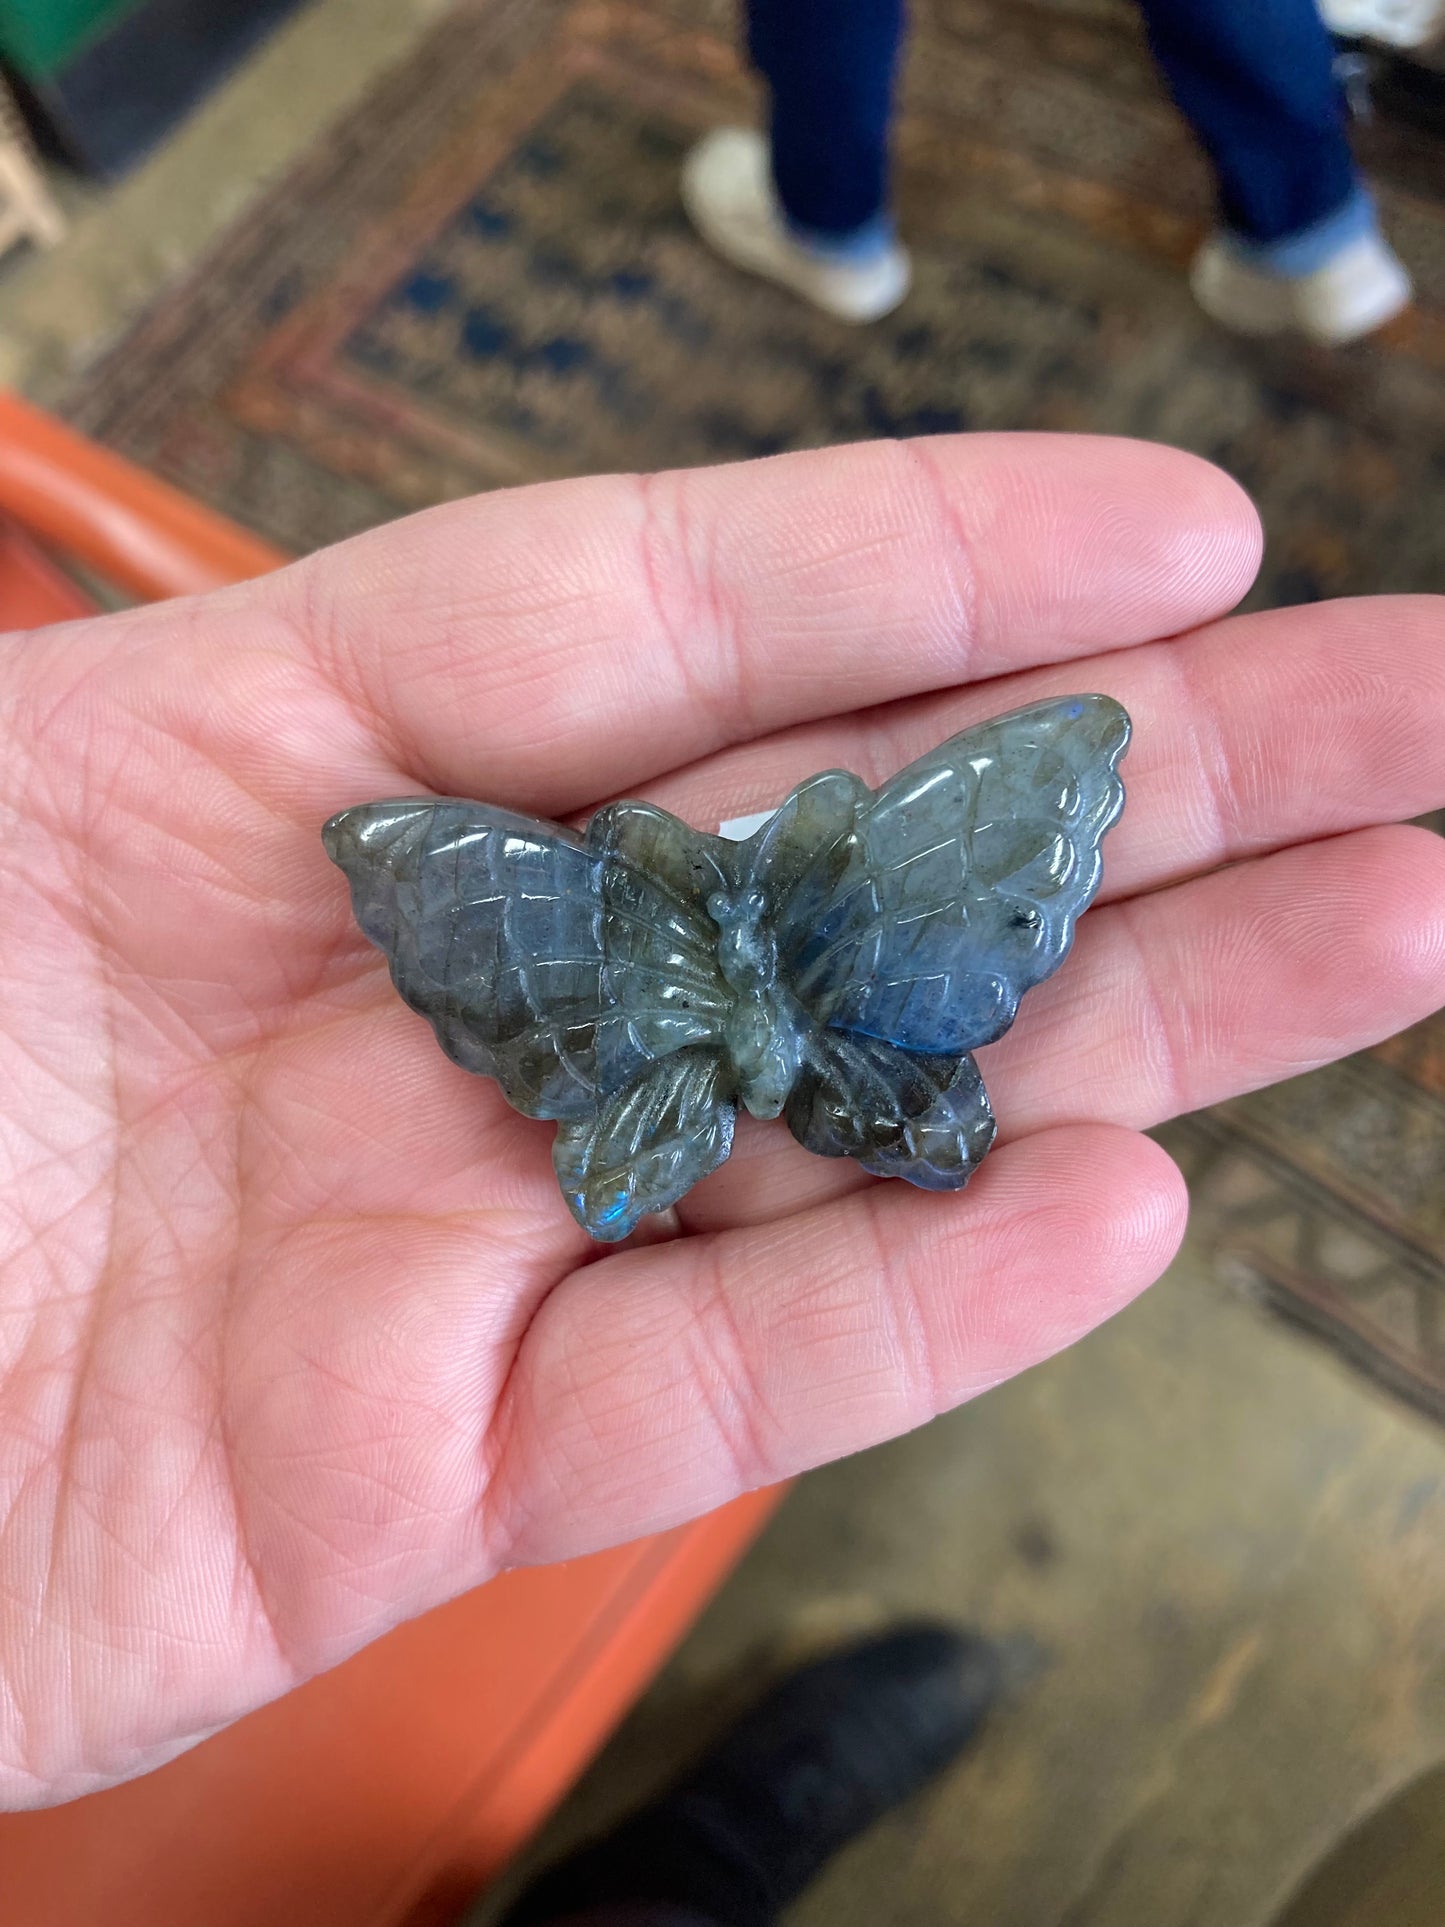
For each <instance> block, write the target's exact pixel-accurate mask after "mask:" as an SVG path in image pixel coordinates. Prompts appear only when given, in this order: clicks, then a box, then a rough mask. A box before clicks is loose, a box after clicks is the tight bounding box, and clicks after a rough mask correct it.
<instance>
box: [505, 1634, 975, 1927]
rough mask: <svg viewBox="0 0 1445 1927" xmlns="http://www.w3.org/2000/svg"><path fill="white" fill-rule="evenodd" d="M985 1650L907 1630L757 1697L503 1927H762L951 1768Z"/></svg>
mask: <svg viewBox="0 0 1445 1927" xmlns="http://www.w3.org/2000/svg"><path fill="white" fill-rule="evenodd" d="M1002 1678H1003V1668H1002V1665H1001V1662H1000V1658H999V1654H998V1651H997V1649H996V1648H995V1647H994V1646H992V1645H990V1644H989V1642H988V1641H986V1640H984V1639H981V1638H978V1637H977V1636H975V1635H972V1634H968V1633H959V1632H955V1631H953V1630H951V1629H950V1628H948V1627H944V1626H930V1625H919V1626H908V1627H904V1628H901V1629H898V1630H895V1631H893V1632H889V1633H885V1634H883V1635H882V1636H881V1637H877V1638H873V1639H869V1640H866V1641H863V1642H861V1643H859V1644H857V1645H854V1646H850V1647H846V1648H844V1649H843V1650H842V1651H840V1652H836V1653H831V1654H829V1655H828V1657H827V1658H825V1659H821V1660H817V1661H815V1662H814V1663H813V1664H812V1665H810V1666H805V1667H803V1668H802V1669H801V1671H799V1672H796V1673H794V1674H792V1675H791V1676H790V1677H789V1678H787V1679H785V1680H783V1681H782V1682H781V1683H780V1684H779V1685H777V1686H775V1687H774V1688H773V1689H772V1691H771V1692H769V1693H767V1694H766V1695H765V1696H764V1698H763V1699H762V1700H761V1701H760V1703H759V1704H758V1705H757V1706H755V1707H754V1708H753V1709H752V1711H751V1712H749V1713H746V1714H744V1716H743V1718H742V1719H741V1720H740V1721H739V1722H738V1723H737V1725H736V1726H734V1727H733V1729H732V1730H731V1732H729V1733H728V1734H727V1735H726V1736H725V1737H724V1738H723V1739H722V1740H721V1741H720V1742H719V1744H718V1745H717V1746H715V1747H714V1748H713V1749H712V1750H711V1752H709V1753H707V1754H705V1755H704V1757H703V1758H702V1759H701V1760H700V1761H699V1762H698V1764H697V1765H696V1766H695V1767H694V1768H693V1769H692V1771H691V1772H690V1773H688V1774H687V1775H686V1776H685V1777H684V1778H683V1779H682V1780H680V1781H679V1782H678V1784H677V1785H676V1786H675V1787H673V1788H671V1789H670V1790H669V1791H668V1792H666V1793H664V1794H663V1795H662V1796H661V1798H660V1799H658V1800H656V1801H655V1802H654V1803H653V1804H652V1805H651V1806H648V1807H645V1808H644V1809H643V1810H642V1811H641V1812H640V1813H637V1814H634V1815H633V1816H632V1818H631V1819H629V1820H625V1821H624V1822H623V1823H622V1825H621V1826H620V1827H619V1828H618V1829H617V1831H616V1832H615V1833H611V1834H609V1835H608V1836H607V1837H606V1838H605V1839H603V1840H599V1841H596V1842H595V1843H594V1844H592V1845H591V1846H587V1847H583V1848H582V1849H581V1850H580V1851H579V1852H578V1853H576V1854H574V1855H573V1856H572V1857H571V1858H570V1859H568V1860H564V1861H563V1862H562V1864H561V1865H560V1866H558V1867H554V1868H552V1869H551V1871H550V1872H548V1873H545V1874H543V1875H542V1877H541V1879H540V1880H539V1881H537V1882H536V1884H535V1885H533V1886H532V1887H530V1888H529V1889H528V1890H527V1892H526V1893H525V1894H523V1896H522V1897H521V1899H520V1900H519V1901H518V1903H517V1905H516V1906H515V1907H514V1908H513V1909H512V1911H511V1912H510V1913H509V1914H508V1915H507V1917H506V1920H505V1923H504V1927H541V1923H543V1922H551V1921H562V1920H565V1919H566V1918H567V1917H568V1916H574V1915H581V1914H585V1913H587V1912H589V1911H591V1910H594V1909H600V1908H617V1907H627V1906H636V1905H638V1904H644V1903H647V1904H652V1905H656V1906H661V1907H672V1908H675V1909H677V1910H679V1911H682V1912H689V1911H690V1912H692V1913H694V1914H697V1915H699V1916H701V1917H702V1918H703V1919H705V1920H707V1921H717V1922H719V1923H722V1924H723V1927H767V1923H769V1922H770V1921H771V1920H772V1919H773V1917H774V1916H775V1915H776V1914H777V1912H778V1911H779V1909H780V1908H782V1907H785V1906H786V1905H787V1904H788V1903H789V1901H791V1900H793V1899H795V1898H796V1897H797V1895H798V1894H800V1893H801V1892H802V1890H803V1889H804V1887H806V1886H807V1884H808V1882H809V1881H810V1880H811V1879H812V1878H813V1876H814V1875H815V1874H816V1873H817V1872H818V1871H819V1869H820V1868H821V1867H822V1866H823V1864H824V1862H825V1861H827V1860H829V1859H831V1858H832V1856H833V1855H834V1854H835V1853H836V1852H837V1851H838V1849H839V1848H840V1847H842V1846H844V1845H846V1844H847V1842H848V1841H849V1840H851V1839H853V1838H854V1836H855V1835H857V1834H859V1833H862V1832H863V1830H864V1829H865V1828H866V1827H869V1826H871V1825H872V1824H873V1822H874V1821H875V1820H877V1819H879V1818H881V1816H882V1815H883V1814H885V1813H887V1812H889V1811H890V1810H891V1809H892V1808H893V1807H896V1806H898V1805H899V1804H900V1803H901V1802H902V1801H903V1800H905V1799H907V1797H908V1796H909V1794H911V1793H913V1792H916V1791H917V1789H918V1788H919V1787H921V1786H922V1785H923V1784H924V1783H925V1782H926V1781H927V1780H929V1779H931V1778H932V1777H933V1775H934V1774H935V1773H938V1772H939V1771H940V1770H941V1769H942V1768H943V1767H945V1766H947V1765H948V1764H949V1762H950V1761H951V1760H953V1759H955V1758H956V1757H957V1756H958V1754H959V1753H961V1752H962V1751H963V1749H964V1747H966V1746H967V1745H968V1743H969V1741H970V1740H971V1739H972V1738H973V1736H974V1734H975V1733H976V1732H977V1731H978V1729H979V1726H980V1725H981V1724H982V1722H983V1718H984V1715H985V1714H986V1713H987V1712H988V1709H989V1707H990V1706H991V1705H992V1704H993V1702H994V1701H995V1700H996V1699H997V1698H998V1696H999V1692H1000V1688H1001V1685H1002Z"/></svg>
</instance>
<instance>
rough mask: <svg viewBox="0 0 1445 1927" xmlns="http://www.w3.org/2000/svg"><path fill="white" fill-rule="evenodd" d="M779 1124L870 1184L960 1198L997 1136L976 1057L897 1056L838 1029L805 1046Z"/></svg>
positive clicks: (892, 1047) (814, 1036)
mask: <svg viewBox="0 0 1445 1927" xmlns="http://www.w3.org/2000/svg"><path fill="white" fill-rule="evenodd" d="M784 1116H785V1117H786V1118H787V1121H788V1129H789V1130H790V1131H791V1132H792V1133H793V1136H794V1137H795V1138H796V1139H797V1140H798V1142H799V1144H801V1145H802V1146H803V1148H804V1149H805V1150H808V1151H813V1152H816V1153H817V1155H818V1156H819V1157H825V1158H855V1159H856V1160H857V1162H858V1163H859V1164H861V1165H862V1167H863V1169H864V1170H865V1171H871V1172H872V1173H873V1175H874V1177H878V1178H904V1179H906V1180H907V1182H908V1183H909V1184H916V1185H918V1186H919V1187H920V1188H921V1189H922V1190H924V1191H960V1190H962V1188H963V1186H964V1185H965V1184H967V1183H968V1181H969V1179H970V1178H971V1177H972V1176H973V1174H974V1172H975V1171H976V1170H977V1169H978V1167H979V1165H980V1163H982V1161H983V1159H984V1157H985V1156H986V1154H987V1152H988V1149H989V1146H990V1145H991V1144H992V1143H993V1139H994V1130H995V1125H994V1117H993V1107H992V1106H991V1105H990V1103H989V1101H988V1092H987V1091H986V1090H985V1089H984V1087H983V1079H982V1077H981V1076H980V1075H979V1071H978V1066H977V1065H976V1064H975V1063H974V1061H973V1058H972V1057H970V1056H968V1055H967V1054H964V1055H962V1056H958V1057H945V1056H939V1055H933V1054H930V1053H927V1052H920V1051H906V1050H900V1049H899V1048H898V1046H897V1045H896V1044H888V1043H885V1042H884V1041H883V1040H882V1039H881V1038H878V1037H863V1036H859V1035H857V1034H856V1033H854V1032H850V1031H841V1030H813V1031H812V1032H810V1034H809V1035H808V1037H807V1038H806V1040H805V1043H804V1051H803V1064H802V1068H801V1069H800V1071H799V1073H798V1077H797V1081H796V1082H795V1083H794V1085H793V1088H792V1090H791V1091H790V1092H789V1094H788V1101H787V1104H786V1106H785V1107H784Z"/></svg>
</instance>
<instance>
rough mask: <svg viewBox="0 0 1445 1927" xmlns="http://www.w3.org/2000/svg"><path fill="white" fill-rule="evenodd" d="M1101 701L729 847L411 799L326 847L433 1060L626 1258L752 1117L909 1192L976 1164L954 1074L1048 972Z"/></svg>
mask: <svg viewBox="0 0 1445 1927" xmlns="http://www.w3.org/2000/svg"><path fill="white" fill-rule="evenodd" d="M1128 736H1129V722H1128V718H1127V716H1126V715H1125V714H1124V712H1123V710H1122V709H1120V707H1119V705H1118V704H1117V703H1115V702H1113V701H1112V700H1111V699H1110V698H1108V697H1105V696H1084V697H1070V698H1065V699H1062V700H1057V701H1054V702H1049V703H1041V704H1036V705H1034V706H1033V707H1031V708H1030V709H1026V710H1020V711H1016V712H1014V713H1013V714H1012V715H1009V716H1004V717H1000V718H996V719H995V720H993V721H992V722H989V723H985V724H982V725H980V726H978V727H976V728H975V729H972V730H968V731H965V732H964V733H963V734H962V735H960V736H957V737H954V738H952V739H951V740H950V741H949V742H947V743H944V744H942V745H941V746H940V747H939V748H938V749H936V750H934V751H932V752H931V753H930V754H929V755H928V756H925V757H923V758H922V759H920V761H919V762H917V763H915V764H913V765H910V767H909V768H908V769H905V770H904V771H902V772H901V773H900V775H898V776H896V777H894V778H893V779H892V780H891V781H890V782H889V783H886V784H884V785H883V786H882V788H880V789H878V790H872V789H870V788H868V786H867V785H866V784H864V783H863V782H862V781H861V780H860V779H859V778H858V777H856V776H852V775H850V774H848V773H847V772H846V771H828V772H826V773H824V774H823V775H821V776H816V777H813V778H811V779H810V780H809V781H808V782H805V783H803V784H802V785H800V786H799V788H798V789H796V790H794V791H793V793H792V795H791V796H789V797H788V798H787V799H786V800H785V802H784V803H783V804H782V805H781V806H780V807H779V809H778V810H777V811H776V812H775V813H774V815H773V816H772V817H771V818H770V820H769V821H768V822H767V823H766V824H764V826H763V827H762V828H761V829H760V830H758V831H757V832H756V834H755V835H753V836H752V837H750V838H749V839H748V840H747V841H746V842H744V843H740V844H732V843H728V842H726V841H724V840H723V839H721V838H719V837H714V836H708V835H705V834H704V833H702V832H699V831H696V830H693V829H690V828H689V827H688V826H687V825H686V824H684V823H681V822H679V821H678V819H676V818H675V817H672V816H670V815H668V813H667V812H666V811H664V810H661V809H658V808H657V807H656V806H655V805H653V804H648V803H638V802H625V803H615V804H609V805H608V806H607V807H606V808H605V809H603V810H600V811H599V812H598V813H597V815H596V816H594V817H593V819H592V821H591V822H590V823H589V825H588V827H587V830H586V832H585V834H578V833H577V832H575V831H572V830H568V829H564V828H562V827H560V826H557V825H554V824H545V823H541V822H537V821H534V820H532V819H529V818H525V817H518V816H515V815H513V814H512V813H510V812H508V811H505V810H499V809H494V808H492V807H490V806H488V805H485V804H479V803H471V802H466V801H460V800H451V799H445V798H443V799H437V798H401V799H398V800H395V801H385V802H380V803H369V804H362V805H359V806H357V807H356V808H353V809H350V810H344V811H342V812H341V814H340V815H339V816H336V817H333V818H332V819H331V821H330V822H329V823H328V824H327V826H326V829H325V832H324V836H325V841H326V846H327V849H328V851H329V853H330V854H331V856H332V857H333V859H334V860H335V861H336V862H337V863H338V864H339V865H340V866H341V868H342V869H343V870H344V871H345V872H346V874H347V876H348V878H349V880H350V883H351V889H352V900H353V905H354V908H355V911H356V915H357V918H358V921H359V923H360V924H361V927H362V929H363V931H364V932H365V934H366V935H367V936H368V937H369V938H370V939H371V940H372V941H373V942H374V943H376V944H377V945H378V946H379V947H380V948H381V949H382V950H383V951H385V953H386V955H387V958H388V961H389V962H390V965H391V971H392V977H393V980H394V982H395V983H396V986H397V988H398V990H399V991H400V992H401V994H402V996H403V997H404V998H405V999H406V1000H407V1002H409V1003H410V1004H411V1005H412V1006H413V1007H414V1008H415V1009H417V1010H419V1011H420V1012H421V1013H422V1014H423V1015H424V1016H426V1017H427V1018H428V1019H429V1020H430V1021H431V1023H432V1025H433V1027H434V1029H435V1031H436V1034H437V1038H438V1041H439V1042H440V1043H441V1045H442V1048H443V1049H444V1050H445V1051H446V1052H447V1053H448V1055H449V1056H451V1057H453V1058H454V1059H455V1060H456V1061H457V1062H458V1063H460V1064H462V1065H463V1066H464V1067H465V1068H467V1069H469V1070H473V1071H476V1072H479V1073H481V1074H482V1075H486V1076H490V1077H494V1078H495V1079H496V1080H497V1082H498V1083H499V1084H500V1085H501V1087H502V1090H503V1093H504V1094H505V1096H506V1097H507V1099H508V1100H509V1102H511V1103H512V1104H513V1105H514V1106H515V1107H516V1108H517V1109H519V1110H521V1111H523V1112H525V1113H526V1114H528V1115H529V1116H533V1117H539V1118H552V1119H555V1120H556V1121H557V1124H558V1132H557V1138H556V1142H555V1145H554V1150H553V1161H554V1164H555V1167H556V1170H557V1175H558V1179H559V1181H560V1183H561V1186H562V1191H563V1195H564V1196H565V1197H566V1199H567V1201H568V1204H569V1206H570V1207H571V1209H572V1211H573V1213H574V1215H575V1216H576V1217H577V1218H578V1220H579V1222H581V1223H582V1224H583V1226H584V1227H585V1228H586V1229H587V1230H588V1231H589V1232H590V1233H591V1234H592V1235H593V1236H594V1237H597V1238H600V1239H604V1240H610V1239H616V1238H619V1237H624V1236H626V1235H627V1233H628V1232H629V1231H630V1230H631V1229H633V1227H634V1226H635V1225H636V1223H637V1220H638V1218H639V1217H640V1216H641V1215H642V1214H643V1213H644V1212H647V1211H657V1210H663V1209H666V1208H667V1207H669V1206H670V1205H672V1204H674V1203H676V1202H677V1200H678V1199H679V1198H680V1197H681V1196H682V1195H683V1194H684V1193H685V1192H686V1191H687V1190H688V1189H689V1188H690V1187H691V1186H692V1185H693V1184H694V1183H696V1182H697V1181H698V1179H699V1178H701V1177H703V1176H705V1175H706V1174H707V1172H709V1171H711V1170H713V1169H715V1168H716V1167H717V1165H718V1164H720V1163H721V1162H722V1161H723V1159H724V1158H726V1156H727V1155H728V1153H729V1151H730V1149H731V1145H732V1132H733V1123H734V1119H735V1116H736V1111H737V1108H738V1106H739V1104H741V1105H743V1106H744V1107H745V1108H746V1109H747V1110H749V1111H750V1112H751V1113H752V1114H753V1115H754V1116H756V1117H759V1118H775V1117H777V1116H779V1115H782V1116H783V1117H784V1118H785V1119H786V1121H787V1123H788V1126H789V1128H790V1129H791V1130H792V1132H793V1134H794V1136H795V1137H797V1138H798V1139H799V1141H800V1142H801V1143H802V1144H804V1145H805V1146H806V1147H807V1148H809V1149H810V1150H814V1151H816V1152H818V1153H819V1154H820V1155H823V1156H830V1157H838V1156H847V1157H852V1158H854V1159H856V1160H857V1161H858V1162H859V1163H860V1164H861V1165H862V1166H863V1168H864V1169H866V1170H869V1171H872V1172H875V1173H876V1174H878V1175H881V1176H899V1177H904V1178H906V1179H908V1180H909V1181H910V1182H911V1183H914V1184H916V1185H920V1186H922V1187H923V1188H926V1189H937V1190H951V1189H957V1188H959V1187H960V1186H961V1185H962V1184H964V1183H966V1182H967V1179H968V1177H969V1176H970V1175H971V1173H972V1172H973V1170H974V1169H975V1168H976V1167H977V1164H978V1162H979V1161H980V1159H981V1158H982V1157H983V1155H984V1154H985V1153H986V1151H987V1149H988V1147H989V1144H990V1143H991V1141H992V1137H993V1129H994V1127H993V1116H992V1112H991V1110H990V1107H989V1103H988V1097H987V1093H986V1092H985V1090H984V1087H983V1082H982V1079H981V1078H980V1077H979V1074H978V1071H977V1067H976V1065H975V1064H974V1061H973V1057H972V1055H971V1053H972V1052H973V1051H974V1050H975V1049H977V1048H978V1047H979V1046H980V1045H982V1044H985V1043H989V1042H991V1041H992V1040H993V1039H994V1038H995V1037H997V1036H999V1035H1000V1034H1001V1033H1002V1032H1003V1031H1004V1030H1006V1029H1007V1028H1008V1026H1009V1024H1010V1023H1011V1022H1012V1021H1013V1017H1014V1014H1015V1011H1016V1009H1017V1005H1018V1000H1019V997H1020V996H1021V995H1022V994H1023V992H1024V991H1025V990H1027V989H1028V988H1029V987H1030V986H1031V985H1032V984H1034V983H1037V982H1039V981H1041V980H1042V979H1043V978H1044V977H1045V976H1048V975H1049V974H1051V972H1052V971H1053V970H1055V969H1056V968H1057V967H1058V965H1059V964H1060V963H1061V962H1062V961H1063V958H1064V956H1065V954H1066V953H1067V950H1068V947H1069V943H1070V941H1071V939H1072V935H1073V928H1074V924H1075V922H1076V920H1077V918H1078V916H1079V915H1080V914H1081V912H1082V911H1083V909H1084V908H1085V907H1086V906H1087V904H1088V903H1089V901H1090V900H1091V899H1092V897H1093V895H1094V892H1095V890H1096V889H1097V887H1098V881H1099V875H1100V842H1101V839H1102V837H1103V834H1104V832H1105V831H1106V830H1107V829H1108V827H1109V825H1110V824H1111V823H1112V822H1113V821H1114V820H1115V819H1116V817H1117V816H1118V814H1119V811H1120V809H1121V808H1122V805H1123V789H1122V785H1121V784H1120V782H1119V779H1118V762H1119V759H1120V757H1121V756H1122V754H1123V752H1124V748H1125V746H1126V744H1127V742H1128Z"/></svg>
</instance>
